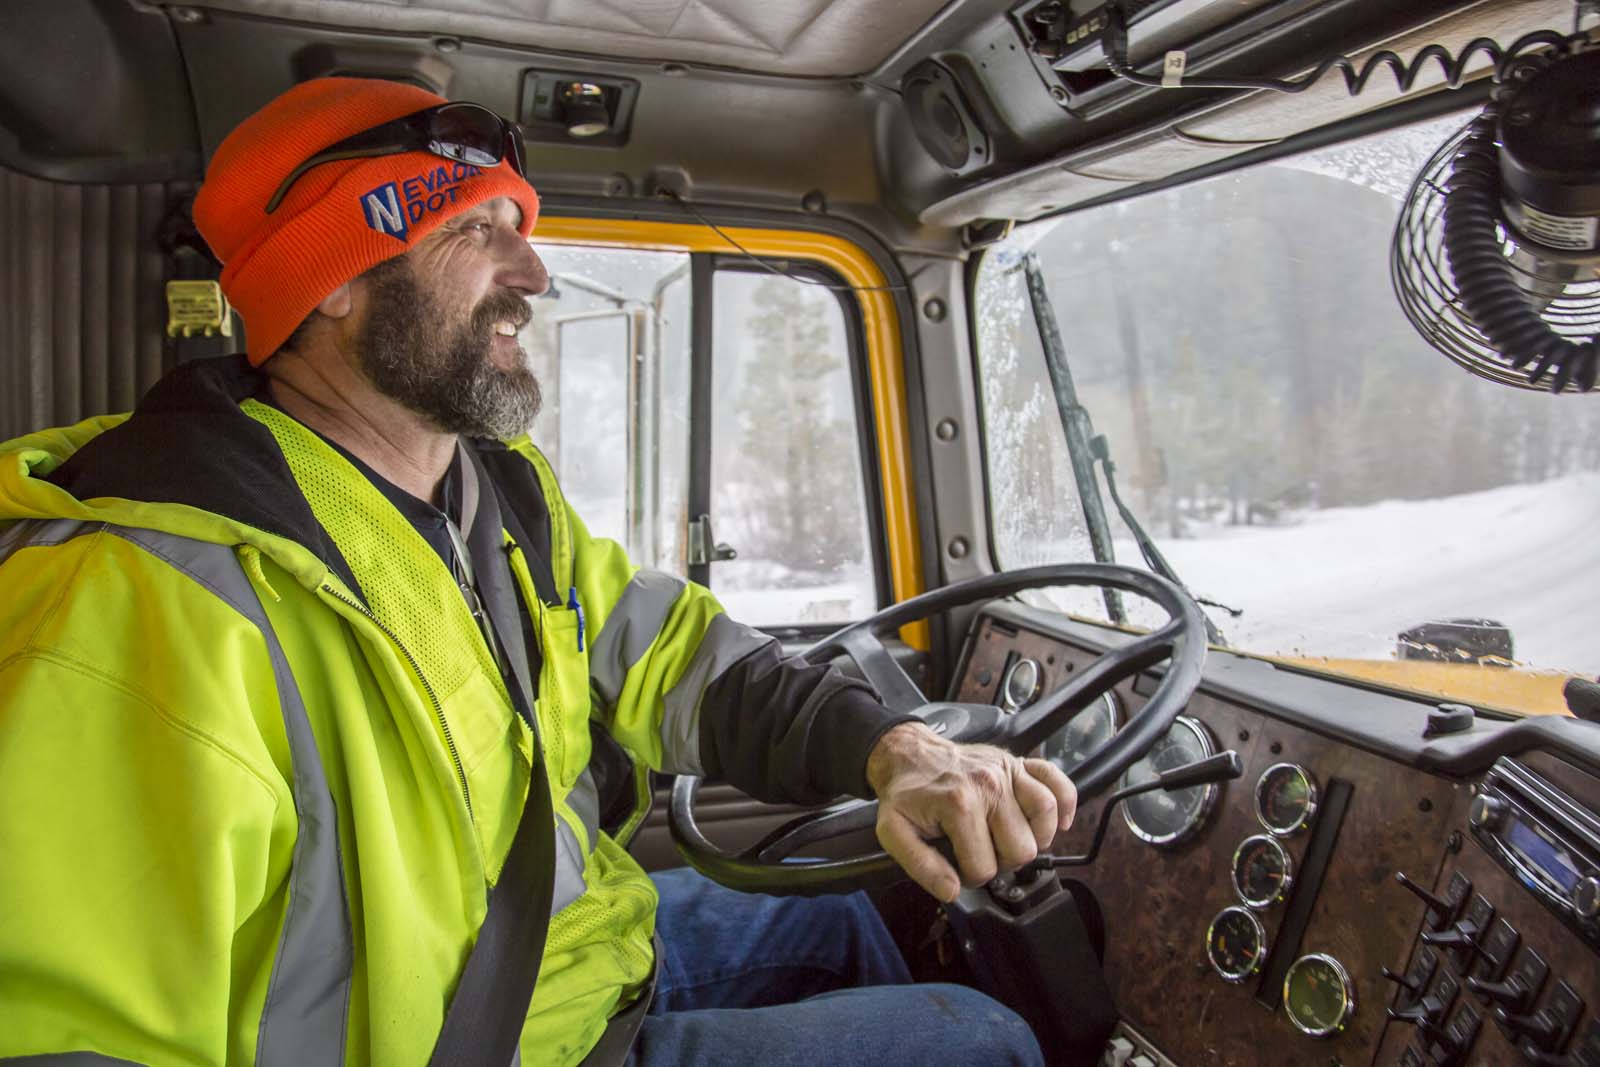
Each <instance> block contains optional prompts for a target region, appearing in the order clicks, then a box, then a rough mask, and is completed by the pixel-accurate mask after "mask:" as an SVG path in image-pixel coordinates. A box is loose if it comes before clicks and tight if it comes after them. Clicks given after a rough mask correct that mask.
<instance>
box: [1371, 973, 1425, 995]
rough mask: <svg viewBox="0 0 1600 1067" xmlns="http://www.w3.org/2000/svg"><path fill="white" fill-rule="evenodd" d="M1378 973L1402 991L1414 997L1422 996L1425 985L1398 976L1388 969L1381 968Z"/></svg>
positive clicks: (1406, 977) (1404, 976) (1412, 979)
mask: <svg viewBox="0 0 1600 1067" xmlns="http://www.w3.org/2000/svg"><path fill="white" fill-rule="evenodd" d="M1378 973H1379V974H1381V975H1383V977H1384V978H1385V979H1387V980H1388V981H1391V982H1393V983H1394V984H1395V985H1397V986H1399V987H1400V988H1401V989H1404V990H1405V991H1406V992H1407V993H1410V994H1411V995H1412V996H1413V997H1418V996H1421V995H1422V989H1423V983H1422V982H1420V981H1418V980H1417V979H1415V978H1411V977H1408V976H1406V975H1403V974H1396V973H1395V972H1394V971H1391V970H1390V969H1389V968H1388V967H1380V968H1379V969H1378Z"/></svg>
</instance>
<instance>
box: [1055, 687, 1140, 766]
mask: <svg viewBox="0 0 1600 1067" xmlns="http://www.w3.org/2000/svg"><path fill="white" fill-rule="evenodd" d="M1120 725H1122V709H1121V708H1120V707H1119V706H1118V704H1117V698H1116V697H1115V696H1114V695H1112V694H1111V693H1107V694H1105V695H1104V696H1102V697H1101V698H1100V699H1099V700H1096V701H1095V702H1094V703H1093V704H1090V705H1089V706H1088V707H1086V708H1084V709H1083V710H1082V711H1080V712H1078V713H1077V714H1076V715H1074V716H1073V717H1072V718H1071V719H1069V720H1068V721H1067V725H1065V726H1063V727H1062V728H1061V729H1060V730H1057V731H1056V732H1055V734H1054V735H1053V736H1051V737H1050V738H1049V739H1048V740H1046V741H1045V743H1044V758H1045V759H1047V760H1049V761H1050V762H1051V763H1054V764H1055V765H1056V766H1057V767H1060V768H1061V769H1062V770H1064V771H1066V772H1067V773H1068V774H1071V773H1072V772H1073V771H1074V770H1075V769H1076V768H1077V766H1078V764H1080V763H1082V762H1083V761H1084V760H1086V759H1088V758H1089V757H1090V756H1091V755H1093V754H1094V753H1095V752H1097V751H1099V749H1100V746H1101V745H1103V744H1105V743H1106V742H1107V741H1109V740H1111V735H1112V734H1114V733H1116V732H1117V727H1118V726H1120Z"/></svg>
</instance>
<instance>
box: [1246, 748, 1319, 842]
mask: <svg viewBox="0 0 1600 1067" xmlns="http://www.w3.org/2000/svg"><path fill="white" fill-rule="evenodd" d="M1316 810H1317V783H1316V782H1314V781H1312V780H1311V775H1310V774H1308V773H1306V769H1305V768H1304V767H1301V766H1299V765H1297V764H1294V763H1275V764H1273V765H1272V766H1271V767H1268V768H1267V769H1266V770H1264V771H1262V772H1261V778H1260V780H1259V781H1257V782H1256V817H1257V818H1259V819H1260V820H1261V825H1262V826H1265V827H1266V828H1267V829H1268V830H1271V831H1272V832H1273V833H1275V834H1277V835H1278V836H1279V837H1283V836H1286V835H1288V834H1292V833H1294V832H1295V831H1296V830H1299V829H1301V828H1302V827H1304V826H1305V825H1306V823H1308V822H1310V821H1311V816H1312V815H1313V814H1314V813H1315V812H1316Z"/></svg>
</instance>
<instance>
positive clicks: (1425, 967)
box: [1379, 948, 1439, 1008]
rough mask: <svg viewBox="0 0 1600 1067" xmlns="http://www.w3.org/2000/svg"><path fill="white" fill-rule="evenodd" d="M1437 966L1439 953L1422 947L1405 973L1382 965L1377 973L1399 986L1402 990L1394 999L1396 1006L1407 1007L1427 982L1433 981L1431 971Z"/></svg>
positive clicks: (1426, 986) (1418, 995)
mask: <svg viewBox="0 0 1600 1067" xmlns="http://www.w3.org/2000/svg"><path fill="white" fill-rule="evenodd" d="M1438 966H1439V954H1438V953H1437V952H1435V951H1434V950H1433V949H1431V948H1424V949H1421V950H1419V951H1418V952H1417V955H1416V958H1415V959H1413V960H1412V961H1411V966H1410V967H1407V968H1406V973H1405V974H1395V973H1394V972H1393V971H1391V970H1390V969H1389V968H1387V967H1384V968H1383V969H1382V970H1381V971H1380V972H1379V973H1380V974H1382V975H1383V977H1384V978H1386V979H1388V980H1389V981H1391V982H1393V983H1394V984H1395V985H1397V986H1399V987H1400V988H1401V990H1402V991H1403V992H1402V993H1401V994H1400V996H1399V997H1398V998H1397V999H1396V1001H1395V1004H1396V1006H1397V1007H1401V1008H1407V1007H1410V1006H1412V1005H1413V1004H1415V1003H1416V1002H1417V998H1418V997H1420V996H1422V994H1423V992H1424V991H1425V990H1426V989H1427V988H1428V983H1429V982H1431V981H1433V972H1434V970H1435V969H1437V968H1438Z"/></svg>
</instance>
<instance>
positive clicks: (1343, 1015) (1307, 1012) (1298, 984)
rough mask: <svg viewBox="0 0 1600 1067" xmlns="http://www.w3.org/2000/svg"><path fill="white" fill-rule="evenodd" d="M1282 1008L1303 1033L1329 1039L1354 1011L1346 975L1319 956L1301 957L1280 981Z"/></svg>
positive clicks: (1335, 962) (1329, 959) (1327, 958)
mask: <svg viewBox="0 0 1600 1067" xmlns="http://www.w3.org/2000/svg"><path fill="white" fill-rule="evenodd" d="M1283 1007H1284V1010H1285V1011H1286V1012H1288V1014H1289V1021H1290V1022H1292V1023H1294V1024H1295V1026H1297V1027H1299V1028H1300V1030H1301V1031H1302V1032H1303V1033H1307V1034H1310V1035H1311V1036H1312V1037H1331V1036H1332V1035H1334V1034H1337V1033H1338V1032H1339V1031H1340V1030H1343V1029H1344V1027H1345V1024H1346V1023H1347V1022H1349V1021H1350V1016H1351V1015H1352V1014H1354V1013H1355V1010H1356V995H1355V991H1354V990H1353V989H1351V987H1350V975H1349V974H1348V973H1346V971H1345V969H1344V965H1343V964H1341V963H1340V962H1339V961H1338V960H1336V959H1334V958H1333V957H1332V956H1329V955H1326V954H1324V953H1321V952H1313V953H1312V954H1311V955H1309V956H1301V957H1300V958H1299V959H1297V960H1295V961H1294V962H1293V963H1291V964H1290V965H1289V973H1288V974H1286V975H1284V977H1283Z"/></svg>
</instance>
